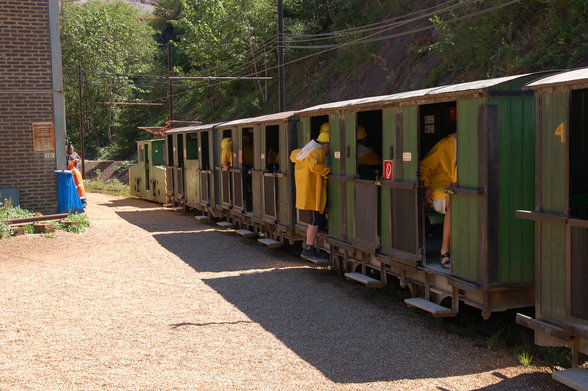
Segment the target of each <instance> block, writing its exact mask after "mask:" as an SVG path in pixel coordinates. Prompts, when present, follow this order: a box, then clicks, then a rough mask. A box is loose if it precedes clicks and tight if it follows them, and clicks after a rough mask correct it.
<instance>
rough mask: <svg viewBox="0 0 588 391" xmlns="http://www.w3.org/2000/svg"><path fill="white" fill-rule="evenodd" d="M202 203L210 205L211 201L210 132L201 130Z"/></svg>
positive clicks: (200, 171)
mask: <svg viewBox="0 0 588 391" xmlns="http://www.w3.org/2000/svg"><path fill="white" fill-rule="evenodd" d="M198 137H200V143H199V145H200V147H199V151H200V170H199V174H198V175H199V176H200V205H202V206H208V205H209V203H210V175H211V171H210V139H209V132H208V131H206V132H200V133H199V134H198Z"/></svg>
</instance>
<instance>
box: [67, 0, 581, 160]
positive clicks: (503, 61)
mask: <svg viewBox="0 0 588 391" xmlns="http://www.w3.org/2000/svg"><path fill="white" fill-rule="evenodd" d="M86 1H89V0H80V2H86ZM103 1H105V2H106V4H105V3H101V2H100V1H96V2H95V4H94V7H87V8H92V9H94V10H96V11H95V12H97V13H98V10H100V13H101V14H100V16H98V15H92V14H91V12H92V11H88V12H86V13H83V12H80V11H79V10H74V9H70V10H69V13H70V17H69V19H66V20H67V21H68V23H64V29H69V31H66V34H64V36H65V38H63V39H62V46H63V47H64V50H63V53H64V68H69V69H76V68H77V66H78V64H79V63H80V62H85V63H87V64H88V65H87V68H88V69H87V71H88V72H87V74H86V80H87V83H86V86H85V89H86V91H85V96H92V97H93V98H92V99H94V101H113V100H119V101H137V102H151V103H157V104H159V105H160V106H159V107H149V108H135V107H125V108H121V107H118V108H105V107H102V108H97V107H96V106H95V105H94V106H92V105H89V104H87V107H86V110H85V112H86V113H87V115H86V122H87V127H88V128H89V129H91V131H92V133H93V134H92V137H90V138H89V141H88V142H87V143H86V150H87V151H88V155H89V157H92V158H97V157H98V158H102V159H115V160H116V159H125V158H127V157H128V155H129V154H131V153H132V151H133V144H134V141H135V140H136V139H137V138H146V137H150V135H149V134H147V133H146V132H142V131H138V130H137V127H138V126H153V125H163V124H164V123H165V121H166V120H167V119H168V109H167V103H164V102H167V100H168V99H167V93H168V87H169V82H168V81H165V80H163V78H164V76H163V75H165V74H166V73H167V66H168V64H167V61H168V49H167V43H168V42H170V41H171V42H173V48H172V60H173V65H174V68H173V72H174V76H251V75H258V76H269V77H271V78H272V79H271V80H267V81H263V82H261V81H250V80H239V81H231V82H226V81H212V80H199V81H185V80H183V81H179V80H178V81H174V82H173V91H174V99H173V108H174V115H173V118H174V119H175V120H180V121H182V120H183V121H193V120H198V121H203V122H217V121H225V120H230V119H235V118H244V117H252V116H257V115H261V114H268V113H273V112H276V111H278V110H279V108H278V103H277V102H278V84H277V79H278V78H277V76H278V75H277V70H276V68H277V55H276V54H277V39H276V28H277V27H276V12H275V11H276V9H275V7H276V1H275V0H256V1H242V0H222V1H221V0H206V1H183V0H165V1H164V0H159V1H158V0H124V1H125V2H126V3H128V4H132V5H133V7H135V8H136V9H140V10H141V12H147V13H149V16H148V17H141V16H139V17H138V15H137V13H136V11H135V10H133V9H132V7H116V6H115V4H112V2H113V1H115V0H103ZM66 4H67V3H66ZM284 6H285V9H284V33H285V35H284V36H285V63H286V66H285V79H286V110H297V109H301V108H304V107H308V106H312V105H315V104H318V103H324V102H334V101H339V100H345V99H353V98H360V97H366V96H376V95H382V94H390V93H394V92H401V91H408V90H416V89H420V88H427V87H432V86H438V85H446V84H453V83H461V82H467V81H473V80H480V79H487V78H494V77H501V76H507V75H515V74H522V73H528V72H535V71H544V70H549V69H569V68H577V67H582V66H588V28H586V26H588V2H587V1H585V0H524V1H522V0H521V1H516V0H489V1H479V0H449V1H444V0H395V1H389V0H284ZM123 8H127V10H126V11H124V12H125V13H126V14H125V15H121V12H122V11H121V10H122V9H123ZM64 9H66V10H67V9H68V7H64ZM129 9H130V11H132V12H130V11H129ZM65 14H67V12H65ZM106 14H108V16H107V19H108V20H107V21H105V22H104V23H102V24H98V25H96V18H97V17H98V18H102V17H103V15H106ZM105 18H106V17H105ZM82 27H83V28H82ZM98 27H100V28H101V29H100V30H99V29H98ZM115 27H118V31H117V32H116V33H114V32H113V30H115ZM68 48H69V50H66V49H68ZM80 59H81V61H80ZM77 83H78V80H77V75H76V74H75V73H73V72H70V73H66V74H65V84H66V91H67V92H66V100H67V101H66V103H67V111H68V115H69V116H71V117H74V116H77V113H78V112H79V110H78V107H77V106H78V104H77V102H78V98H77V97H78V90H77ZM68 133H69V134H70V137H71V138H72V139H73V140H76V139H77V134H78V129H77V123H76V121H70V122H68ZM74 145H75V141H74Z"/></svg>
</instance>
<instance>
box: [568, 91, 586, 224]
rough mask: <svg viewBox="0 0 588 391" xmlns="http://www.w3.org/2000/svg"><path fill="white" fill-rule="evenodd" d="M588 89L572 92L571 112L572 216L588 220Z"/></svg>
mask: <svg viewBox="0 0 588 391" xmlns="http://www.w3.org/2000/svg"><path fill="white" fill-rule="evenodd" d="M587 128H588V89H584V90H576V91H572V102H571V112H570V140H569V148H570V181H569V183H570V215H572V216H574V217H578V218H581V219H588V170H586V167H588V133H587V132H586V129H587Z"/></svg>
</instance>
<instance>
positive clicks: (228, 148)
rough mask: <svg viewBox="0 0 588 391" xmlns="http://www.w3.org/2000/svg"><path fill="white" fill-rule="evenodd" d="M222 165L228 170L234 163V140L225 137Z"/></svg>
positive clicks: (222, 145)
mask: <svg viewBox="0 0 588 391" xmlns="http://www.w3.org/2000/svg"><path fill="white" fill-rule="evenodd" d="M221 165H222V167H223V170H224V171H227V170H228V169H229V168H230V167H231V166H232V165H233V140H231V138H230V137H225V138H223V139H222V141H221Z"/></svg>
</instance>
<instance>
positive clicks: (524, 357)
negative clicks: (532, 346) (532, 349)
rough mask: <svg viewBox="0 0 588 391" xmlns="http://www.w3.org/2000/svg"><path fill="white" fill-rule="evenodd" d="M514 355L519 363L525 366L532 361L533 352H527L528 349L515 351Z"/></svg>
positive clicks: (528, 365)
mask: <svg viewBox="0 0 588 391" xmlns="http://www.w3.org/2000/svg"><path fill="white" fill-rule="evenodd" d="M515 356H516V357H517V359H518V360H519V362H520V363H521V365H523V366H525V367H530V366H531V362H532V361H533V354H532V353H529V352H528V351H525V350H523V351H521V352H519V353H516V354H515Z"/></svg>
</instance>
